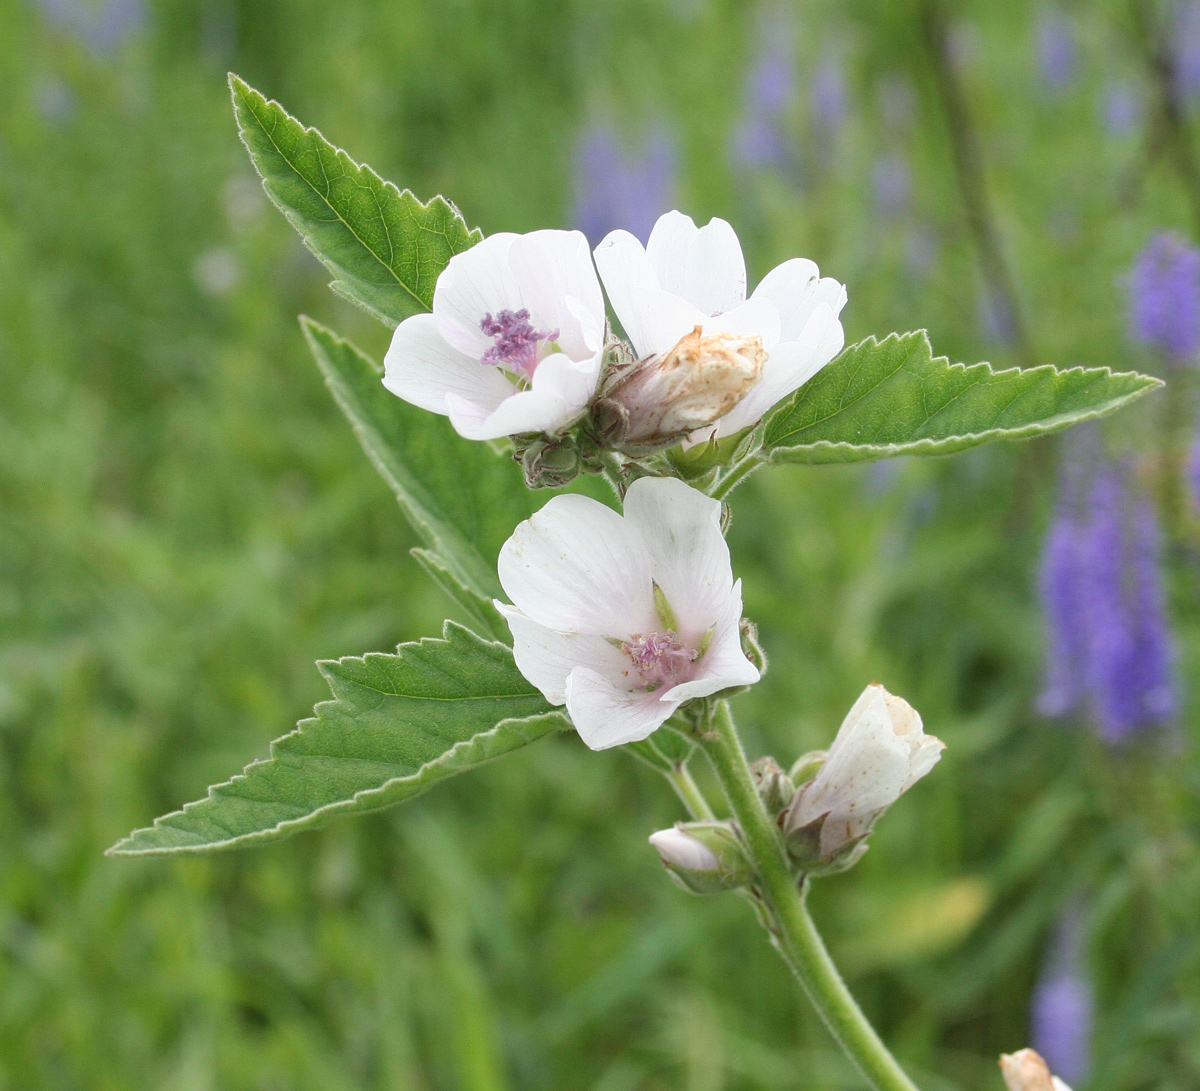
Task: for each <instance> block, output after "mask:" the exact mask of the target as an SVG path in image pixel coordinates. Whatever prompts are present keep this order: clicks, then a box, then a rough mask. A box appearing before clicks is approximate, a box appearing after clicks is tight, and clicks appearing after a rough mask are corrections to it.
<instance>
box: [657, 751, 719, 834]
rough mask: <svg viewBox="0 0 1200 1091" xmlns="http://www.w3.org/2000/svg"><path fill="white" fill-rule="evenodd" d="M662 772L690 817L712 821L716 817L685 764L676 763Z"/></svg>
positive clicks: (702, 820)
mask: <svg viewBox="0 0 1200 1091" xmlns="http://www.w3.org/2000/svg"><path fill="white" fill-rule="evenodd" d="M662 773H663V776H664V777H666V778H667V780H668V781H669V782H670V784H671V787H672V788H674V789H675V794H676V795H677V796H679V798H680V800H681V801H682V802H683V805H684V807H686V808H687V812H688V815H689V816H690V817H691V818H692V819H694V820H696V821H701V822H712V821H713V819H715V818H716V815H714V814H713V810H712V808H711V807H710V806H709V805H708V800H707V799H705V798H704V793H703V792H702V791H700V785H698V784H697V783H696V782H695V780H693V779H692V774H691V772H690V771H689V769H688V767H687V766H686V765H682V764H676V765H675V767H674V769H672V770H671V771H670V772H668V771H667V770H666V769H664V770H663V771H662Z"/></svg>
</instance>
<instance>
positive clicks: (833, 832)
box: [783, 683, 944, 874]
mask: <svg viewBox="0 0 1200 1091" xmlns="http://www.w3.org/2000/svg"><path fill="white" fill-rule="evenodd" d="M943 749H944V744H943V743H942V742H941V740H939V739H935V738H934V737H933V736H932V735H926V734H925V732H924V730H923V728H922V726H921V717H920V716H919V715H918V714H917V712H916V710H915V709H914V708H913V707H912V706H911V705H909V704H908V702H906V701H903V700H901V699H900V698H899V697H894V696H892V694H890V693H888V691H887V690H885V689H884V688H883V686H881V685H878V684H876V683H872V684H871V685H869V686H868V687H867V688H866V689H865V690H864V691H863V693H862V696H861V697H859V699H858V700H857V701H856V702H855V703H854V707H853V708H852V709H851V710H850V712H849V714H848V715H847V716H846V719H845V720H844V721H842V726H841V728H840V729H839V730H838V733H837V737H836V738H835V739H834V740H833V745H832V746H831V747H830V748H829V754H828V755H827V756H826V758H825V760H824V763H823V764H822V765H821V768H820V771H819V772H818V773H817V774H816V776H815V777H813V778H812V780H810V781H808V782H807V783H805V784H802V785H801V786H800V787H799V788H798V789H797V791H796V795H795V798H794V799H793V800H792V803H791V805H790V806H789V807H788V809H787V813H786V814H785V815H784V817H783V831H784V835H785V837H786V838H787V845H788V852H789V853H790V854H791V856H792V859H793V860H794V861H795V862H796V864H797V865H798V866H799V867H800V868H801V869H803V870H804V871H807V872H809V873H810V874H830V873H831V872H834V871H844V870H845V869H846V868H848V867H850V866H851V865H852V864H853V863H855V862H856V861H857V860H858V858H859V857H861V856H862V854H863V853H864V852H865V851H866V844H865V841H866V839H867V837H868V836H869V835H870V833H871V828H872V827H873V826H874V824H875V820H876V819H877V818H878V817H879V816H880V815H881V814H883V812H884V811H886V810H887V809H888V807H890V806H891V805H892V804H893V803H895V802H896V800H897V799H899V798H900V796H902V795H903V794H904V793H905V792H907V791H908V789H909V788H911V787H912V786H913V785H914V784H916V782H917V781H918V780H920V779H921V777H923V776H924V775H925V774H926V773H928V772H929V770H930V769H932V768H933V766H934V765H935V764H936V762H937V760H938V758H940V757H941V753H942V750H943Z"/></svg>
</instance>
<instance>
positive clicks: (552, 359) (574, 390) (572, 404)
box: [533, 352, 603, 433]
mask: <svg viewBox="0 0 1200 1091" xmlns="http://www.w3.org/2000/svg"><path fill="white" fill-rule="evenodd" d="M602 363H603V356H602V354H601V353H600V352H597V353H595V354H594V355H593V356H591V357H587V358H584V359H581V360H572V359H571V358H570V357H569V356H567V355H566V354H565V353H562V352H557V353H555V354H554V355H552V356H547V357H546V358H545V359H544V360H542V361H541V363H539V364H538V366H537V370H536V371H535V372H534V373H533V390H534V391H535V392H537V393H539V394H552V395H554V396H555V397H556V398H558V399H559V400H560V401H561V402H562V403H563V405H564V407H565V412H566V414H567V416H566V417H565V419H563V420H561V421H560V422H558V424H557V425H556V426H555V427H554V428H545V429H542V431H546V432H551V433H553V432H555V431H557V430H558V429H560V428H562V427H565V426H566V425H567V424H568V423H571V421H572V420H573V419H574V418H575V417H576V416H578V415H579V414H580V413H582V412H583V410H584V407H585V406H586V405H587V403H588V402H589V401H590V400H591V397H592V395H593V394H594V393H595V392H596V381H597V380H598V379H599V378H600V366H601V364H602Z"/></svg>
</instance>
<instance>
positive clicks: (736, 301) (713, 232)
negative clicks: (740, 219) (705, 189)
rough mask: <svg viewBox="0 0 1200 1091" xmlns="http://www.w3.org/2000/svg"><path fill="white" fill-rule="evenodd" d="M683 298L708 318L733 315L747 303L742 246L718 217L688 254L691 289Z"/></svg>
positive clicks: (701, 229) (689, 286)
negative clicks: (727, 312) (739, 307)
mask: <svg viewBox="0 0 1200 1091" xmlns="http://www.w3.org/2000/svg"><path fill="white" fill-rule="evenodd" d="M652 257H653V256H652ZM660 279H661V278H660ZM663 287H664V288H665V287H667V286H666V285H665V284H664V285H663ZM667 290H668V291H670V289H669V288H668V289H667ZM682 295H683V298H684V299H686V300H687V301H688V302H689V303H694V304H695V305H696V306H697V307H699V308H700V310H702V311H703V312H704V313H705V314H708V315H717V314H723V313H724V312H725V311H732V310H733V309H734V308H735V307H738V306H740V305H741V304H742V303H743V302H745V299H746V261H745V259H744V258H743V257H742V244H741V243H740V242H738V237H737V233H736V232H735V231H734V230H733V228H732V227H731V226H730V225H729V224H728V223H727V222H726V221H725V220H720V219H716V218H715V217H714V218H713V219H712V220H710V221H709V222H708V223H707V224H705V225H704V226H703V227H702V228H700V231H699V232H698V233H697V235H696V238H695V240H694V241H693V242H692V245H691V250H690V252H689V254H688V269H687V288H686V290H685V291H684V292H683V293H682Z"/></svg>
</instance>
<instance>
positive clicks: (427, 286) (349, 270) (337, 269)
mask: <svg viewBox="0 0 1200 1091" xmlns="http://www.w3.org/2000/svg"><path fill="white" fill-rule="evenodd" d="M229 88H230V91H231V92H232V94H233V109H234V113H235V114H236V115H237V121H238V127H239V131H240V134H241V137H242V142H243V143H244V144H245V145H246V150H247V151H249V153H250V158H251V160H252V161H253V163H254V166H255V169H256V170H257V171H258V173H259V174H260V175H261V176H262V181H263V187H264V188H265V189H266V191H267V194H268V195H269V196H270V198H271V200H272V201H274V202H275V204H276V205H277V206H278V207H279V209H280V211H281V212H282V213H283V214H284V215H285V216H286V217H287V218H288V220H289V222H290V223H291V225H292V226H293V227H294V228H295V229H296V230H297V231H298V232H300V236H301V238H303V239H304V242H305V243H306V244H307V246H308V248H309V249H310V250H311V251H312V252H313V253H314V254H316V256H317V257H318V258H320V259H321V261H322V262H324V263H325V265H326V266H328V268H329V270H330V271H331V272H332V273H333V274H334V276H335V277H336V278H337V279H336V280H335V281H334V283H333V284H332V285H331V287H332V288H333V289H334V291H336V292H337V293H338V294H339V295H343V296H345V297H346V298H347V299H349V300H350V301H351V302H353V303H357V304H359V305H360V306H362V307H363V308H365V309H366V310H367V311H369V312H370V313H371V314H373V315H375V317H377V318H379V319H380V320H381V321H383V322H386V323H387V324H388V325H391V326H395V325H397V324H398V323H400V322H402V321H403V320H404V319H405V318H407V317H408V316H409V315H412V314H417V313H418V312H420V311H427V310H429V308H430V306H431V305H432V303H433V288H434V285H435V284H436V282H437V278H438V275H439V274H440V273H441V271H442V270H443V269H445V268H446V264H447V262H449V260H450V259H451V258H452V257H453V256H454V255H455V254H457V253H460V252H461V251H463V250H466V249H468V248H469V247H471V246H474V245H475V243H477V242H479V240H480V239H482V238H483V235H482V233H481V232H480V231H479V230H478V229H477V228H476V229H474V230H472V229H471V228H468V227H467V224H466V221H465V220H464V219H463V217H462V214H461V213H460V212H459V211H458V209H457V208H455V207H454V205H452V204H451V203H450V202H449V201H447V200H445V199H444V198H442V197H434V198H433V199H432V200H430V201H427V202H426V203H424V204H422V203H421V202H420V201H418V200H417V198H416V197H414V196H413V195H412V193H411V192H409V191H408V190H400V189H398V188H397V187H396V186H394V185H393V184H392V183H391V182H385V181H384V180H383V179H382V178H380V177H379V175H377V174H376V173H375V172H374V171H373V170H371V168H370V167H368V166H365V165H363V164H360V163H356V162H355V161H354V160H353V159H351V158H350V157H349V156H348V155H347V154H346V153H345V152H344V151H342V150H341V149H340V148H336V147H334V146H333V145H332V144H330V143H329V141H327V140H326V139H325V138H324V137H323V136H322V135H321V134H320V133H319V132H317V130H316V129H308V128H305V127H304V126H303V125H301V124H300V122H299V121H297V120H296V119H295V118H294V117H292V116H291V115H290V114H289V113H288V112H287V111H286V110H284V108H283V107H282V106H280V105H279V103H277V102H275V101H273V100H268V99H267V98H266V97H265V96H263V95H261V94H260V93H259V92H258V91H255V90H254V88H253V87H250V86H249V85H248V84H246V83H244V82H243V81H242V80H240V79H239V78H238V77H237V76H235V75H233V74H232V73H230V76H229Z"/></svg>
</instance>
